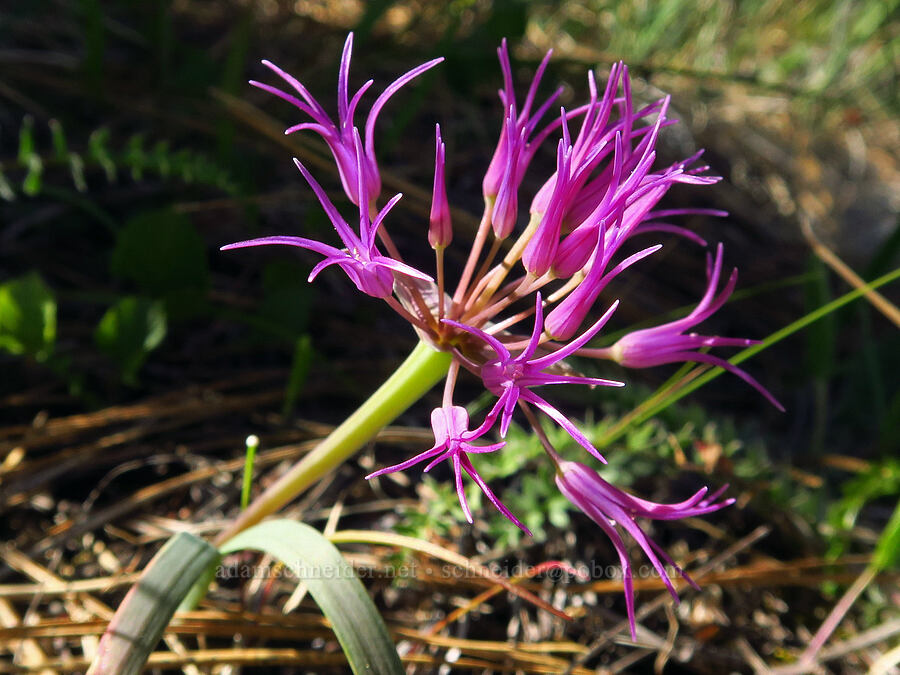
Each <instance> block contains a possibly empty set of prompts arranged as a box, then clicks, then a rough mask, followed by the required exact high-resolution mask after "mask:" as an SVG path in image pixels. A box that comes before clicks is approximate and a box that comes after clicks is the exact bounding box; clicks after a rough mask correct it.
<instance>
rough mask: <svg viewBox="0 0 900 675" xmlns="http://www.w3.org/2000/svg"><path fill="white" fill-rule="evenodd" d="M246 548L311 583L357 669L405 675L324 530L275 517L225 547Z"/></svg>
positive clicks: (360, 587)
mask: <svg viewBox="0 0 900 675" xmlns="http://www.w3.org/2000/svg"><path fill="white" fill-rule="evenodd" d="M244 549H253V550H256V551H264V552H265V553H268V554H269V555H271V556H274V557H275V558H277V559H278V560H280V561H281V562H283V563H284V564H285V565H287V567H289V568H290V569H291V570H292V571H293V572H294V574H296V575H297V576H298V577H299V578H300V579H302V580H303V581H304V582H306V585H307V587H308V588H309V592H310V594H311V595H312V596H313V598H314V599H315V601H316V602H317V603H318V605H319V607H320V608H321V610H322V613H323V614H324V615H325V616H326V617H327V618H328V620H329V621H330V622H331V625H332V626H333V627H334V634H335V636H336V637H337V639H338V642H340V643H341V647H342V648H343V650H344V654H345V655H346V657H347V661H349V663H350V668H351V669H352V670H353V672H354V673H397V674H399V675H402V673H403V672H404V671H403V666H402V664H401V663H400V657H399V656H397V650H396V649H395V648H394V644H393V642H392V641H391V637H390V635H389V634H388V632H387V628H386V627H385V625H384V622H383V621H382V619H381V616H380V615H379V614H378V610H376V609H375V605H374V604H372V600H371V599H370V598H369V595H368V594H367V593H366V589H365V588H364V587H363V585H362V583H360V581H359V579H357V578H356V574H355V573H354V571H353V568H352V567H350V565H349V564H348V563H347V561H346V560H344V558H343V556H342V555H341V554H340V551H338V550H337V549H336V548H335V547H334V544H332V543H331V542H330V541H328V540H327V539H326V538H325V537H324V536H322V534H321V533H320V532H319V531H318V530H316V529H314V528H312V527H310V526H309V525H305V524H303V523H299V522H296V521H293V520H269V521H266V522H263V523H260V524H259V525H256V526H254V527H251V528H250V529H248V530H245V531H243V532H241V533H240V534H238V535H237V536H236V537H234V538H233V539H230V540H229V541H228V542H226V543H225V544H224V545H223V546H222V548H221V549H220V551H221V553H222V554H223V555H224V554H228V553H234V552H236V551H242V550H244Z"/></svg>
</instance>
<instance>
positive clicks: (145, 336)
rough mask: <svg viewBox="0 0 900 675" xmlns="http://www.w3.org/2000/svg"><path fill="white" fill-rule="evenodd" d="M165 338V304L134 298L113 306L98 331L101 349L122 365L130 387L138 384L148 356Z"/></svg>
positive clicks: (126, 298)
mask: <svg viewBox="0 0 900 675" xmlns="http://www.w3.org/2000/svg"><path fill="white" fill-rule="evenodd" d="M165 336H166V310H165V307H164V306H163V303H162V302H160V301H158V300H148V299H147V298H137V297H133V296H129V297H125V298H122V299H121V300H119V301H118V302H117V303H116V304H115V305H113V306H112V307H110V308H109V310H107V312H106V314H104V315H103V318H102V319H100V323H99V324H98V325H97V329H96V331H94V341H95V342H96V343H97V346H98V347H99V348H100V349H101V350H102V351H104V352H105V353H106V354H107V355H109V356H110V357H111V358H112V359H113V360H114V361H115V362H116V363H117V364H118V366H119V369H120V370H121V372H122V379H123V380H124V381H125V382H126V383H127V384H135V383H136V382H137V373H138V371H139V370H140V369H141V366H142V365H143V364H144V360H145V359H146V358H147V355H148V354H149V353H150V352H151V351H153V350H154V349H156V348H157V347H158V346H159V344H160V343H161V342H162V341H163V338H164V337H165Z"/></svg>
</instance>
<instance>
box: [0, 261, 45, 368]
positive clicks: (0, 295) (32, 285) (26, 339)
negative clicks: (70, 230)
mask: <svg viewBox="0 0 900 675" xmlns="http://www.w3.org/2000/svg"><path fill="white" fill-rule="evenodd" d="M55 342H56V299H55V298H54V296H53V291H52V290H51V289H50V287H49V286H47V284H45V283H44V280H43V279H41V277H40V275H38V273H37V272H31V273H30V274H27V275H25V276H23V277H19V278H18V279H13V280H12V281H7V282H6V283H5V284H2V285H0V349H5V350H6V351H8V352H11V353H13V354H25V355H27V356H31V357H32V358H34V359H37V360H38V361H44V360H46V359H47V358H48V357H49V356H50V355H51V354H52V353H53V346H54V343H55Z"/></svg>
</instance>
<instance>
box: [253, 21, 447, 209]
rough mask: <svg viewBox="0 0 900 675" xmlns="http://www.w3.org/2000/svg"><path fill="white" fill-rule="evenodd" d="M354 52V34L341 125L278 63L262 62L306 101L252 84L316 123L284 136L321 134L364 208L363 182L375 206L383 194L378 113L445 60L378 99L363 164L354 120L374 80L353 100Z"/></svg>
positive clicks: (343, 74)
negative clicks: (378, 156)
mask: <svg viewBox="0 0 900 675" xmlns="http://www.w3.org/2000/svg"><path fill="white" fill-rule="evenodd" d="M352 51H353V33H350V34H349V35H348V36H347V41H346V42H345V43H344V51H343V54H342V55H341V66H340V72H339V75H338V121H337V124H335V123H334V122H332V120H331V118H330V117H329V116H328V113H326V112H325V109H324V108H323V107H322V106H321V105H320V104H319V102H318V101H316V99H315V98H313V96H312V95H311V94H310V93H309V91H308V90H307V89H306V87H304V86H303V85H302V84H300V82H299V81H298V80H297V79H295V78H294V77H292V76H291V75H289V74H288V73H286V72H284V71H283V70H282V69H281V68H279V67H278V66H276V65H275V64H274V63H271V62H270V61H263V62H262V63H263V65H264V66H266V67H267V68H268V69H269V70H271V71H272V72H274V73H275V74H276V75H278V76H279V77H280V78H281V79H282V80H284V81H285V82H286V83H287V84H288V85H290V86H291V87H292V88H293V89H294V90H295V91H296V92H297V93H298V94H300V96H301V97H302V99H303V100H302V101H301V100H300V99H298V98H297V97H296V96H293V95H291V94H288V93H287V92H284V91H282V90H281V89H278V88H277V87H273V86H271V85H268V84H263V83H262V82H256V81H255V80H251V81H250V84H251V85H253V86H254V87H258V88H259V89H262V90H263V91H267V92H269V93H270V94H274V95H275V96H277V97H279V98H281V99H283V100H285V101H287V102H288V103H292V104H293V105H294V106H296V107H297V108H299V109H300V110H301V111H302V112H304V113H306V114H307V115H309V116H310V117H312V119H313V121H312V122H304V123H302V124H295V125H294V126H292V127H289V128H288V129H287V130H286V131H285V132H284V133H285V134H292V133H294V132H295V131H301V130H304V129H308V130H310V131H315V132H316V133H317V134H319V135H320V136H321V137H322V138H323V139H324V140H325V142H326V143H327V144H328V148H329V149H330V150H331V154H332V155H333V156H334V161H335V162H336V163H337V167H338V172H339V173H340V175H341V182H342V183H343V186H344V192H346V193H347V196H348V197H349V198H350V201H352V202H353V203H354V204H357V205H361V203H360V191H359V189H358V186H359V184H360V182H364V183H365V185H366V193H367V195H368V199H369V200H371V203H373V204H374V202H375V201H376V200H377V199H378V196H379V195H380V194H381V175H380V173H379V171H378V163H377V161H376V159H375V140H374V131H375V121H376V120H377V119H378V113H380V112H381V109H382V108H383V107H384V105H385V104H386V103H387V102H388V99H390V97H391V96H393V95H394V94H395V93H397V91H398V90H399V89H400V88H401V87H402V86H403V85H405V84H406V83H407V82H409V81H410V80H412V79H413V78H415V77H417V76H419V75H421V74H422V73H424V72H425V71H426V70H428V69H429V68H432V67H434V66H436V65H437V64H438V63H440V62H441V61H443V60H444V59H443V58H438V59H432V60H431V61H428V62H427V63H423V64H422V65H421V66H417V67H416V68H413V69H412V70H410V71H409V72H408V73H406V74H404V75H401V76H400V77H398V78H397V79H396V80H394V81H393V82H392V83H391V84H390V85H388V87H387V88H386V89H385V90H384V91H383V92H382V93H381V96H379V97H378V98H377V99H375V103H374V104H372V108H371V109H370V110H369V114H368V116H367V117H366V126H365V152H364V153H363V156H362V158H361V159H362V161H359V162H358V161H357V157H356V155H357V149H356V146H355V143H354V141H353V129H354V122H353V117H354V115H355V114H356V108H357V106H358V105H359V102H360V99H361V98H362V96H363V94H365V93H366V91H367V90H368V89H369V87H371V86H372V83H373V80H369V81H368V82H366V83H365V84H363V85H362V86H361V87H360V88H359V89H358V90H357V91H356V93H355V94H354V95H353V97H352V98H350V93H349V90H348V87H349V84H348V83H349V79H350V55H351V53H352ZM360 179H361V180H360ZM366 206H367V207H368V204H366Z"/></svg>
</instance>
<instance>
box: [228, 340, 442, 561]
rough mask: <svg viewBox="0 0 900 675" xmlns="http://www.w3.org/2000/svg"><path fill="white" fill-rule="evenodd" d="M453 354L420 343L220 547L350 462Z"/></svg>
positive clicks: (242, 518)
mask: <svg viewBox="0 0 900 675" xmlns="http://www.w3.org/2000/svg"><path fill="white" fill-rule="evenodd" d="M450 360H451V357H450V354H449V353H447V352H438V351H435V349H434V348H433V347H431V346H430V345H427V344H425V343H424V342H419V344H417V345H416V348H415V349H413V351H412V353H411V354H410V355H409V356H408V357H407V358H406V361H404V362H403V363H402V364H401V365H400V367H399V368H397V370H396V371H395V372H394V374H393V375H391V376H390V377H389V378H388V379H387V381H385V383H384V384H382V385H381V386H380V387H379V388H378V390H377V391H376V392H375V393H374V394H372V395H371V396H370V397H369V399H368V400H367V401H366V402H365V403H363V404H362V405H361V406H360V407H359V408H358V409H357V410H356V412H354V413H353V414H352V415H350V417H348V418H347V419H346V420H344V422H343V423H342V424H341V425H340V426H338V427H336V428H335V429H334V430H333V431H332V432H331V433H330V434H329V435H328V436H327V437H326V438H324V439H323V440H322V442H321V443H319V445H317V446H316V448H315V449H314V450H313V451H312V452H310V453H309V454H308V455H306V456H305V457H304V458H303V459H301V460H300V461H299V462H298V463H297V464H296V465H295V466H294V467H293V468H292V469H291V470H290V471H288V472H287V473H286V474H285V475H284V476H282V477H281V478H279V479H278V481H277V482H276V483H275V484H274V485H272V486H271V487H269V488H268V489H267V490H266V491H265V492H263V493H262V494H261V495H260V496H259V497H257V498H256V499H255V500H254V501H253V502H252V503H251V504H250V506H248V507H247V508H246V509H245V510H244V511H243V512H242V513H241V514H240V516H238V518H237V519H236V520H235V521H234V522H233V523H232V524H231V525H230V526H228V527H226V528H225V530H223V531H222V533H221V534H219V536H218V537H217V538H216V545H217V546H221V545H222V544H223V543H225V542H226V541H228V540H229V539H231V538H232V537H234V536H235V535H236V534H237V533H238V532H241V531H242V530H245V529H246V528H248V527H250V526H251V525H254V524H256V523H258V522H259V521H260V520H262V519H263V518H265V517H266V516H268V515H271V514H272V513H275V511H277V510H278V509H280V508H281V507H282V506H284V505H285V504H287V503H288V502H289V501H291V500H292V499H294V497H296V496H297V495H299V494H300V493H301V492H303V490H305V489H306V488H308V487H309V486H310V485H312V484H313V483H315V482H316V481H317V480H319V479H320V478H321V477H322V476H324V475H326V474H328V473H329V472H331V471H333V470H334V469H335V468H336V467H337V466H339V465H340V464H341V462H343V461H345V460H346V459H348V458H350V457H351V456H352V455H353V454H354V453H355V452H356V451H357V450H359V449H360V448H361V447H363V446H364V445H365V444H366V443H367V442H368V441H369V440H371V439H372V438H373V437H374V436H375V434H377V433H378V432H379V431H380V430H381V429H382V428H384V427H385V426H386V425H388V424H390V423H391V422H393V421H394V420H395V419H397V417H398V416H399V415H400V414H402V413H403V412H404V411H405V410H406V409H407V408H409V406H411V405H412V404H413V403H415V402H416V401H418V400H419V399H420V398H422V396H424V395H425V394H426V393H427V392H428V390H429V389H431V388H432V387H433V386H434V385H435V384H437V383H438V382H440V380H441V378H442V377H444V375H446V374H447V370H448V369H449V368H450Z"/></svg>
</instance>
